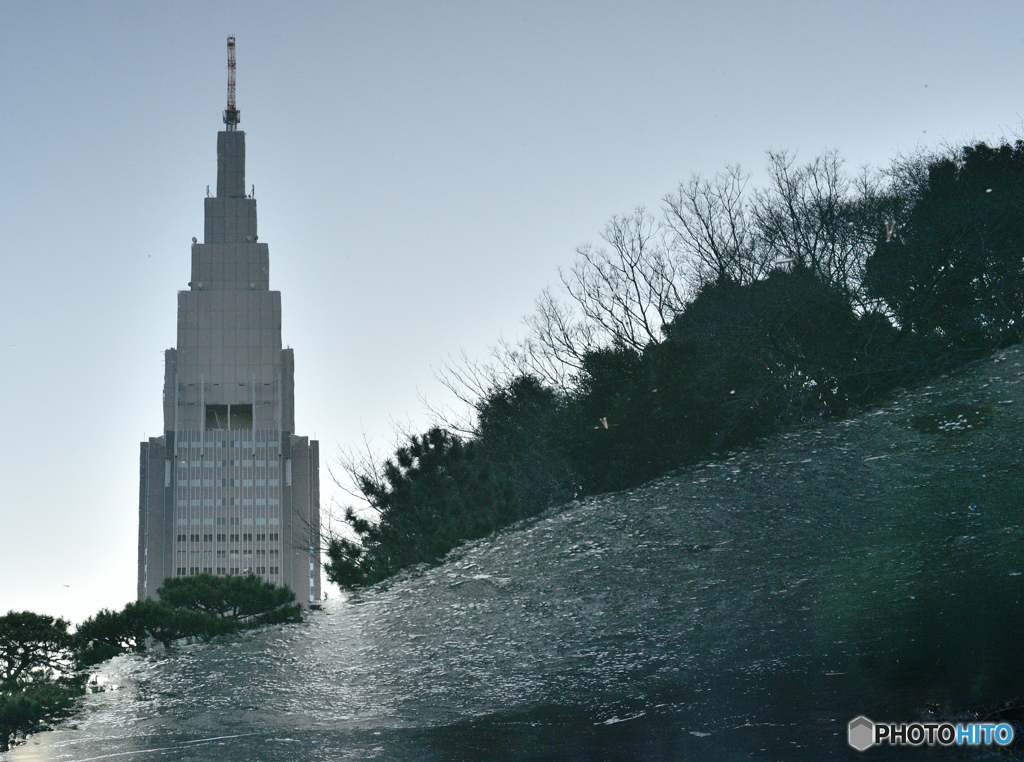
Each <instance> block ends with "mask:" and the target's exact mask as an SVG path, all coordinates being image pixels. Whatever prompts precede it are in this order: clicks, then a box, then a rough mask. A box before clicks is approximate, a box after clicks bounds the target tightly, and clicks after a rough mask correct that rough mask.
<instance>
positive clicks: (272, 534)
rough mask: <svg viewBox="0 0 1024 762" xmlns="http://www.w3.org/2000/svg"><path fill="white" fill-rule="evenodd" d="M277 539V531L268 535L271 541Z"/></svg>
mask: <svg viewBox="0 0 1024 762" xmlns="http://www.w3.org/2000/svg"><path fill="white" fill-rule="evenodd" d="M277 540H278V536H277V532H272V533H271V535H270V541H271V542H277Z"/></svg>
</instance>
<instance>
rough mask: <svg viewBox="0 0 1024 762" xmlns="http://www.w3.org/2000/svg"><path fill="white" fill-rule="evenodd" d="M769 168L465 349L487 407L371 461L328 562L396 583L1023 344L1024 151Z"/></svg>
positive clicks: (609, 244) (627, 221)
mask: <svg viewBox="0 0 1024 762" xmlns="http://www.w3.org/2000/svg"><path fill="white" fill-rule="evenodd" d="M767 168H768V172H767V176H768V184H767V186H766V187H764V188H759V189H753V190H751V189H750V188H749V187H748V178H747V176H746V175H745V174H744V173H743V172H741V171H740V170H739V169H738V168H728V169H727V170H726V171H725V172H723V173H722V174H720V175H719V176H717V177H714V178H711V179H706V178H703V177H700V176H694V177H692V178H691V179H690V180H689V181H687V182H684V183H682V184H681V185H680V186H679V188H678V189H677V190H676V191H675V192H674V193H671V194H669V195H668V196H666V198H665V201H664V206H663V208H662V209H661V210H660V214H659V215H657V216H655V215H652V214H650V213H648V212H647V211H645V210H643V209H639V210H637V211H635V212H634V213H632V214H630V215H626V216H625V217H616V218H613V219H612V220H611V221H610V222H609V224H608V225H607V227H606V229H605V231H604V233H603V236H602V238H603V241H604V244H605V245H604V246H594V245H589V244H588V245H585V246H581V247H580V248H579V249H578V251H577V258H576V261H575V263H574V264H573V266H572V267H571V268H570V269H569V270H567V271H563V272H562V273H561V280H562V289H561V291H562V294H561V296H559V295H557V294H555V293H554V292H552V291H550V290H549V291H545V292H544V293H543V294H542V295H541V297H540V298H539V299H538V301H537V308H536V311H535V312H534V313H533V314H532V315H530V316H528V317H527V318H526V320H525V323H526V327H527V334H526V336H525V337H524V338H523V339H522V340H521V341H519V342H517V343H508V342H505V343H502V344H500V345H498V347H496V349H495V351H494V353H493V356H492V357H491V358H490V360H489V361H488V362H483V363H475V362H471V361H469V360H468V359H467V358H465V357H464V358H462V361H461V362H459V363H457V364H450V365H448V366H447V367H446V370H445V372H444V374H443V380H444V381H445V382H446V383H447V384H448V385H449V388H451V389H452V390H453V391H454V392H455V393H456V394H457V395H458V396H459V397H460V398H461V399H462V400H464V401H465V402H467V403H468V404H469V405H470V406H471V408H472V411H473V416H472V418H471V420H470V422H469V423H468V425H461V426H460V425H458V424H455V425H446V426H441V425H438V426H435V427H433V428H431V429H430V430H429V431H427V432H426V433H424V434H422V435H414V436H410V437H408V438H407V441H406V442H405V443H404V444H403V445H401V446H400V447H399V448H398V450H397V451H396V452H395V454H394V456H393V457H391V458H390V459H388V460H386V461H385V462H384V463H383V464H373V463H363V464H362V465H361V466H357V467H355V468H354V469H353V472H354V476H355V478H356V482H357V485H358V487H359V490H360V492H361V493H362V496H363V497H364V498H365V501H366V502H367V503H368V504H369V506H370V509H371V514H370V515H365V514H361V513H359V512H357V511H355V510H351V509H350V510H348V511H347V513H346V522H347V524H348V528H349V530H350V531H348V533H347V535H335V536H333V537H331V538H329V542H328V556H329V563H328V564H327V570H328V575H329V577H330V578H331V579H332V580H333V581H335V582H337V583H338V584H340V585H341V586H343V587H350V588H351V587H357V586H360V585H364V584H368V583H373V582H376V581H378V580H380V579H383V578H385V577H387V576H388V575H390V574H393V573H394V572H395V571H397V570H398V569H401V568H404V567H407V566H410V565H412V564H416V563H420V562H432V561H436V560H438V559H440V558H441V557H442V556H443V555H444V554H445V553H446V552H447V551H448V550H450V549H451V548H453V547H455V546H456V545H457V544H458V543H459V542H461V541H463V540H466V539H472V538H476V537H481V536H483V535H486V534H488V533H489V532H492V531H494V530H495V529H497V528H498V527H500V526H503V525H506V524H508V523H509V522H513V521H516V520H517V519H520V518H523V517H527V516H531V515H535V514H537V513H539V512H541V511H543V510H544V509H545V508H547V507H548V506H551V505H554V504H557V503H559V502H564V501H565V500H567V499H571V498H572V497H574V496H580V495H586V494H593V493H599V492H606V491H612V490H619V489H623V488H626V487H630V486H634V485H636V484H639V483H642V482H644V481H646V480H649V479H651V478H653V477H656V476H658V475H661V474H664V473H666V472H668V471H669V470H671V469H674V468H677V467H679V466H682V465H685V464H687V463H692V462H694V461H697V460H699V459H705V458H708V457H713V456H714V455H715V454H716V453H720V452H724V451H727V450H729V449H732V448H736V447H739V446H743V445H747V444H750V443H751V442H754V441H755V440H757V439H758V438H760V437H763V436H765V435H768V434H771V433H772V432H775V431H778V430H780V429H783V428H785V427H786V426H789V425H791V424H792V423H794V422H795V421H798V420H806V419H808V418H815V417H816V418H832V417H837V416H843V415H845V414H847V413H848V412H849V411H850V410H851V409H853V408H857V407H860V406H863V405H866V404H870V403H872V402H875V401H877V400H879V399H880V398H881V397H882V395H884V394H886V393H887V392H888V391H889V390H891V389H892V388H893V387H894V386H897V385H904V384H908V383H913V382H915V381H917V380H919V379H923V378H926V377H928V376H929V375H932V374H935V373H938V372H943V371H945V370H948V369H950V368H953V367H955V366H957V365H959V364H962V363H964V362H967V361H970V360H972V359H975V358H978V357H980V356H983V355H984V354H986V353H988V352H991V351H993V350H995V349H997V348H1000V347H1005V346H1007V345H1010V344H1013V343H1016V342H1019V341H1020V340H1021V338H1022V336H1021V326H1022V320H1024V213H1022V212H1024V209H1022V208H1021V207H1022V205H1024V143H1022V142H1020V141H1018V142H1016V143H1014V144H1001V145H998V146H989V145H987V144H984V143H978V144H976V145H969V146H966V147H963V148H960V149H957V150H950V151H948V152H946V153H944V154H942V155H938V156H928V157H922V156H917V157H911V158H904V159H901V160H899V161H897V162H895V163H894V165H893V166H892V167H891V168H890V169H889V170H888V171H886V172H879V173H872V172H867V171H865V172H862V173H861V174H859V175H856V176H851V175H850V174H848V173H847V172H846V171H845V170H844V167H843V163H842V161H841V160H840V158H839V156H838V155H837V154H836V153H834V152H829V153H826V154H825V155H823V156H821V157H819V158H817V159H815V160H814V161H812V162H810V163H808V164H805V165H799V164H797V163H796V162H795V161H794V160H793V158H792V157H791V156H789V155H787V154H785V153H770V154H769V155H768V167H767Z"/></svg>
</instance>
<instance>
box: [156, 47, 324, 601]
mask: <svg viewBox="0 0 1024 762" xmlns="http://www.w3.org/2000/svg"><path fill="white" fill-rule="evenodd" d="M233 43H234V40H233V38H229V55H230V54H232V53H233V52H234V50H233V47H234V46H233ZM229 60H231V63H233V56H231V58H230V59H229ZM232 73H233V72H232ZM232 80H233V77H232ZM232 84H233V82H232ZM232 89H233V88H232ZM231 95H233V93H231ZM233 101H234V99H233V98H230V97H229V110H228V111H225V114H224V121H225V124H226V129H225V130H224V131H223V132H219V133H218V134H217V194H216V196H213V197H208V198H207V199H206V200H205V225H204V227H205V232H204V239H203V242H202V243H197V242H196V239H195V238H193V239H192V240H193V244H192V281H191V282H190V283H189V289H188V290H186V291H179V292H178V331H177V346H176V347H175V348H173V349H168V350H166V352H165V355H164V357H165V372H164V399H163V403H164V404H163V413H164V434H163V436H160V437H152V438H150V439H149V441H146V442H143V443H142V447H141V457H140V472H141V473H140V487H139V565H138V573H139V582H138V597H139V599H140V600H142V599H145V598H156V597H158V596H157V589H158V588H159V587H160V584H161V583H162V582H163V580H164V579H166V578H167V577H176V576H177V577H180V576H188V575H194V574H200V573H208V574H216V575H238V574H255V575H258V576H260V577H262V578H263V579H265V580H267V581H269V582H273V583H275V584H279V585H288V586H289V587H291V589H292V590H293V591H295V596H296V599H297V600H298V601H300V602H302V603H304V604H306V605H308V604H310V603H315V602H318V601H319V600H320V542H319V536H320V527H319V519H320V511H319V443H318V442H316V441H311V440H310V439H309V438H308V437H303V436H298V435H296V434H295V433H294V432H295V386H294V378H293V376H294V356H293V353H292V350H291V349H283V348H282V347H281V293H280V292H279V291H271V290H270V285H269V283H270V279H269V273H270V255H269V249H268V247H267V244H265V243H260V242H258V240H257V228H256V199H255V198H254V197H253V196H251V195H246V192H245V133H244V132H241V131H239V130H237V129H236V127H237V124H238V121H239V112H238V111H237V109H235V108H234V102H233Z"/></svg>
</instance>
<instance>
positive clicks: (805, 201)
mask: <svg viewBox="0 0 1024 762" xmlns="http://www.w3.org/2000/svg"><path fill="white" fill-rule="evenodd" d="M768 178H769V185H768V187H767V188H764V189H761V190H758V191H756V192H755V194H754V204H753V217H754V221H755V223H756V225H757V230H758V236H759V238H760V243H761V245H762V246H763V247H764V248H765V250H766V254H770V255H771V256H772V257H773V259H774V260H775V261H776V262H787V263H792V265H793V266H794V267H796V268H801V269H805V270H808V271H809V272H811V273H812V274H813V275H815V276H816V277H819V278H822V279H823V280H825V281H827V282H829V283H831V284H832V285H835V286H840V287H843V288H846V289H848V290H850V291H857V290H858V289H859V287H860V281H861V277H862V275H863V267H864V262H865V260H866V258H867V256H868V254H869V253H870V250H871V245H872V244H873V241H874V238H873V235H872V236H866V235H865V229H864V225H863V215H862V212H863V208H862V206H861V205H860V204H859V203H858V199H857V195H858V193H857V192H858V191H861V190H862V189H861V188H858V187H857V182H856V181H853V180H851V179H850V177H849V175H848V174H847V173H846V172H845V171H844V170H843V160H842V159H841V158H840V156H839V154H838V152H837V151H834V150H833V151H826V152H825V153H823V154H822V155H821V156H819V157H817V158H816V159H814V160H813V161H811V162H810V163H809V164H805V165H803V166H798V165H797V164H796V162H795V160H794V158H793V157H792V156H791V155H790V154H789V153H787V152H785V151H769V152H768ZM859 182H861V183H871V182H874V180H873V178H872V176H871V175H870V174H868V173H864V174H863V175H862V176H861V178H860V179H859Z"/></svg>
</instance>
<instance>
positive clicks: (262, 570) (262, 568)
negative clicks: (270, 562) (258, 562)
mask: <svg viewBox="0 0 1024 762" xmlns="http://www.w3.org/2000/svg"><path fill="white" fill-rule="evenodd" d="M253 571H255V572H256V573H257V574H266V573H267V567H266V566H257V567H256V568H255V569H254V570H253Z"/></svg>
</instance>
